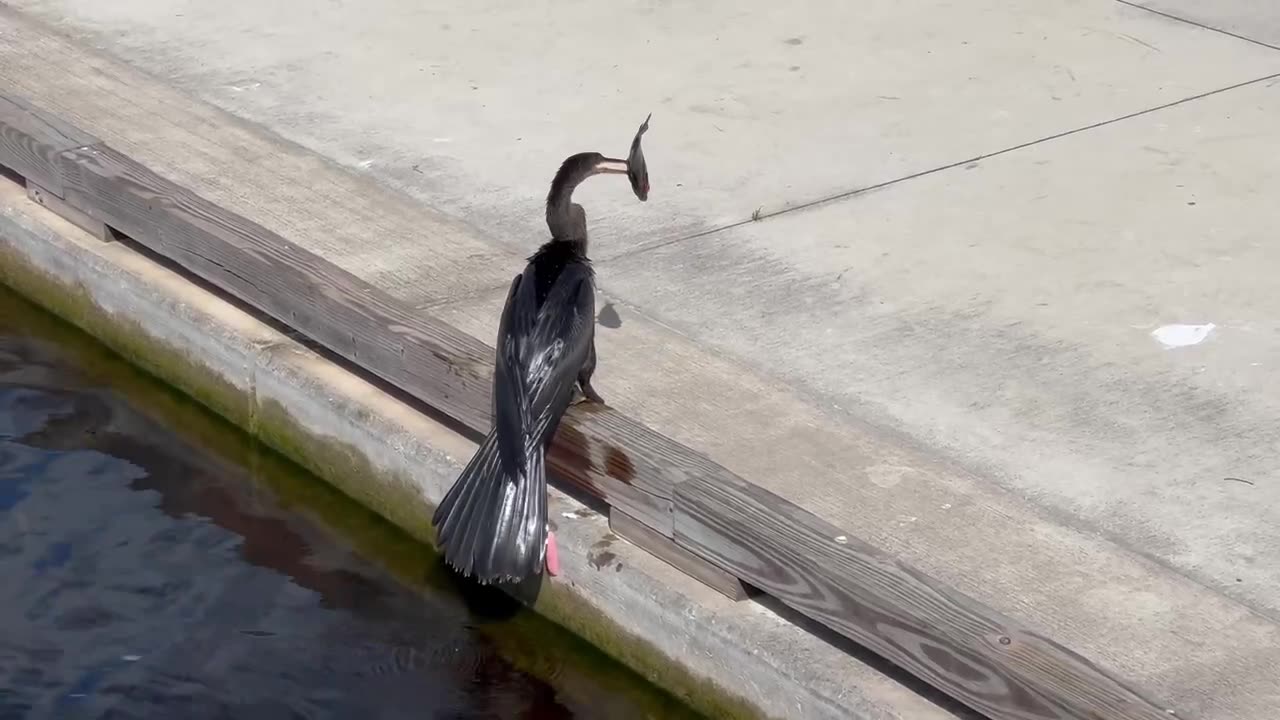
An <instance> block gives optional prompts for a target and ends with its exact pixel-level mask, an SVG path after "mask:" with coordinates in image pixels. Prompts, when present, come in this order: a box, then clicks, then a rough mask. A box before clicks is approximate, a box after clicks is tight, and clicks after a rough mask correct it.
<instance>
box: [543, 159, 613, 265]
mask: <svg viewBox="0 0 1280 720" xmlns="http://www.w3.org/2000/svg"><path fill="white" fill-rule="evenodd" d="M602 172H611V173H625V172H626V161H624V160H613V159H610V158H604V157H601V156H600V155H598V154H595V153H579V154H577V155H573V156H570V157H569V158H568V159H566V160H565V161H564V163H562V164H561V165H560V169H559V171H557V172H556V176H555V178H554V179H553V180H552V181H551V190H550V191H549V192H548V193H547V228H548V229H550V230H551V239H552V241H553V242H557V241H558V242H568V243H572V244H574V245H575V246H577V247H578V248H579V251H580V252H581V253H582V254H586V250H587V218H586V212H585V211H583V209H582V206H581V205H578V204H576V203H574V202H573V191H574V190H575V189H576V188H577V187H578V185H580V184H581V183H582V181H583V180H586V179H587V178H589V177H591V176H592V175H595V174H597V173H602Z"/></svg>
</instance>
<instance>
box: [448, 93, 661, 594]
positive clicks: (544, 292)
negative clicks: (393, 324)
mask: <svg viewBox="0 0 1280 720" xmlns="http://www.w3.org/2000/svg"><path fill="white" fill-rule="evenodd" d="M648 129H649V118H645V121H644V123H643V124H641V125H640V129H639V130H638V131H637V132H636V135H635V139H634V140H632V141H631V153H630V155H629V156H628V157H627V159H626V160H617V159H613V158H608V157H605V156H603V155H601V154H600V153H596V152H588V153H578V154H576V155H572V156H570V157H568V158H567V159H565V161H564V162H563V163H562V164H561V165H560V169H559V171H558V172H556V175H555V178H554V179H553V180H552V181H551V190H550V192H549V193H548V194H547V227H548V228H549V229H550V230H551V239H550V240H549V241H547V242H546V243H545V244H544V245H543V246H542V247H541V248H539V249H538V251H537V252H536V253H534V254H533V256H531V257H530V258H529V263H528V265H526V266H525V268H524V272H522V273H521V274H519V275H517V276H516V277H515V279H514V280H512V282H511V289H510V291H509V292H508V293H507V303H506V306H505V307H504V308H503V310H502V319H501V321H500V323H499V326H498V342H497V360H496V364H495V367H494V373H493V427H492V429H490V430H489V433H488V435H487V436H486V437H485V439H484V442H482V443H481V444H480V448H479V449H478V450H476V454H475V455H474V456H473V457H472V458H471V461H470V462H469V463H468V464H467V467H466V469H464V470H463V471H462V475H461V476H460V477H459V478H458V480H457V481H456V482H455V483H454V484H453V487H452V488H450V489H449V492H448V493H447V494H446V495H445V497H444V500H443V501H441V503H440V506H439V507H438V508H437V509H436V512H435V515H434V516H433V517H432V524H433V525H435V527H436V529H437V531H438V535H439V543H440V547H441V548H442V550H443V552H444V557H445V561H446V562H447V563H448V564H449V565H450V566H452V567H453V568H454V569H455V570H457V571H459V572H461V573H462V574H464V575H470V576H473V577H474V578H475V579H476V580H478V581H479V582H481V583H491V582H520V581H523V580H524V579H526V578H528V577H530V576H532V575H536V574H541V573H542V569H543V565H544V562H545V563H546V565H547V567H548V568H549V569H550V571H551V572H552V573H553V574H554V573H555V572H557V567H556V565H557V562H556V556H555V547H554V543H555V537H554V535H551V534H550V533H549V530H548V527H547V479H546V469H545V464H544V463H545V458H546V451H547V447H548V445H549V444H550V442H551V438H552V437H553V436H554V435H555V432H556V428H557V426H558V425H559V423H560V419H561V417H562V416H563V415H564V413H565V411H566V410H567V409H568V408H569V405H570V404H571V403H572V402H573V395H574V391H575V389H580V390H581V393H582V396H583V398H582V399H583V400H588V401H592V402H598V403H603V402H604V400H603V398H601V397H600V395H599V393H597V392H596V391H595V389H594V388H593V387H592V386H591V375H592V373H594V372H595V368H596V349H595V276H594V273H593V271H592V268H591V260H590V259H589V258H588V257H587V217H586V213H585V212H584V211H583V209H582V206H581V205H578V204H577V203H575V202H573V190H574V188H576V187H577V186H578V184H579V183H581V182H582V181H583V180H586V179H587V178H589V177H591V176H592V175H596V174H601V173H613V174H625V175H627V176H628V178H629V179H630V181H631V189H632V192H634V193H635V195H636V197H637V198H639V199H640V200H641V201H642V202H643V201H645V200H647V199H648V197H649V174H648V169H647V168H646V166H645V160H644V153H643V152H642V151H641V149H640V138H641V136H642V135H644V133H645V131H646V130H648ZM548 546H551V547H550V555H548Z"/></svg>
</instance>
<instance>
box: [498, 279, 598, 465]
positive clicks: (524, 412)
mask: <svg viewBox="0 0 1280 720" xmlns="http://www.w3.org/2000/svg"><path fill="white" fill-rule="evenodd" d="M533 285H534V282H533V277H532V274H526V275H524V276H522V277H520V278H517V279H516V280H515V281H514V282H513V283H512V288H511V292H510V293H509V295H508V300H507V307H506V308H505V309H504V311H503V317H502V321H501V326H502V329H501V330H500V331H499V337H498V340H499V349H498V361H497V365H496V368H495V376H494V393H495V399H494V405H495V424H496V426H497V427H498V428H499V433H498V441H499V455H500V456H501V457H502V459H503V464H504V467H507V468H511V469H516V468H523V463H524V458H525V456H526V451H527V449H528V447H529V446H530V445H532V444H533V443H542V442H544V441H545V440H546V438H547V435H548V434H549V433H550V432H552V431H554V429H555V427H556V425H557V424H558V423H559V421H560V417H561V416H562V415H563V414H564V411H565V409H566V408H568V406H569V401H570V400H571V399H572V397H573V388H574V384H575V383H576V382H577V380H578V373H579V371H580V370H581V369H582V364H583V362H584V361H585V360H586V357H587V352H588V351H589V350H590V348H591V340H592V333H593V330H594V328H593V327H592V322H593V321H594V317H595V291H594V287H593V283H592V274H591V268H590V267H589V266H587V265H585V264H581V263H571V264H569V265H568V266H566V267H565V269H564V270H563V271H562V272H561V273H560V276H559V277H557V278H556V281H555V283H554V285H553V286H552V288H551V290H550V292H549V293H548V294H547V297H546V299H545V300H544V301H543V302H542V303H541V305H539V304H538V303H537V298H536V296H535V293H534V288H533ZM507 463H513V464H510V465H508V464H507Z"/></svg>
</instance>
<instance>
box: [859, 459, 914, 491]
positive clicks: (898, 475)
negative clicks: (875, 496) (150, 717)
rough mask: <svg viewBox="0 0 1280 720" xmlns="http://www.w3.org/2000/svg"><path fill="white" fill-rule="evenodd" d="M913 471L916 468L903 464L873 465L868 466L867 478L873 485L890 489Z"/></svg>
mask: <svg viewBox="0 0 1280 720" xmlns="http://www.w3.org/2000/svg"><path fill="white" fill-rule="evenodd" d="M913 472H915V470H913V469H912V468H909V467H906V466H903V465H872V466H871V467H869V468H867V479H868V480H870V481H871V484H872V485H875V486H877V487H882V488H886V489H888V488H891V487H894V486H895V485H897V484H898V483H900V482H902V481H903V479H905V478H906V476H907V475H908V474H910V473H913Z"/></svg>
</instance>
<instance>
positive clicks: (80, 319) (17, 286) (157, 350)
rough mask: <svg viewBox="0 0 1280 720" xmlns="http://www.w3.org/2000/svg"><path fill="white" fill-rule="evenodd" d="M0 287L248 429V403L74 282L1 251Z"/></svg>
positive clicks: (205, 369) (238, 392)
mask: <svg viewBox="0 0 1280 720" xmlns="http://www.w3.org/2000/svg"><path fill="white" fill-rule="evenodd" d="M0 284H2V285H6V286H8V287H10V288H12V289H13V290H16V291H17V292H18V293H19V294H21V295H23V296H25V297H27V298H29V299H31V300H33V301H34V302H36V303H37V304H38V305H40V306H41V307H43V308H44V309H45V310H47V311H49V312H52V313H53V314H54V315H57V316H58V317H60V318H62V319H64V320H66V321H67V322H70V323H71V324H72V325H75V326H76V327H77V328H79V329H81V330H83V331H84V332H86V333H88V334H89V335H91V336H93V337H95V338H97V339H98V341H99V342H101V343H102V344H104V345H106V346H107V347H109V348H111V349H112V350H113V351H115V353H117V354H118V355H119V356H120V357H123V358H124V359H126V360H128V361H129V362H131V363H133V364H134V365H137V366H138V367H140V368H142V369H144V370H146V371H147V372H149V373H151V374H152V375H154V376H155V377H158V378H161V379H162V380H164V381H165V382H166V383H169V384H170V385H173V386H174V387H176V388H178V389H179V390H181V391H182V392H184V393H186V394H187V395H190V396H191V397H192V398H194V399H195V400H196V401H198V402H199V403H201V404H202V405H204V406H205V407H208V408H209V409H211V410H213V411H214V412H215V413H217V414H219V415H221V416H222V417H225V418H227V419H228V420H230V421H231V422H233V423H236V424H237V425H241V426H242V427H248V423H249V421H250V416H251V406H250V403H249V399H248V398H247V397H246V396H245V394H244V392H242V391H241V390H240V389H239V388H237V387H236V386H235V385H233V384H231V383H230V382H227V381H226V380H224V379H222V378H221V377H220V376H219V375H218V374H217V373H215V372H213V371H212V370H210V369H209V368H208V367H207V366H205V365H204V364H203V363H201V362H200V361H199V360H196V359H195V358H193V357H192V356H191V355H190V354H188V353H186V352H183V351H181V350H178V349H175V348H173V347H171V346H169V345H167V344H165V343H161V342H158V341H156V340H155V339H154V338H153V337H151V335H149V334H148V333H147V332H146V331H145V330H144V329H143V328H142V326H141V325H139V324H138V323H137V322H135V321H134V320H132V319H130V318H127V317H121V316H119V315H115V314H112V313H109V312H107V311H106V310H103V309H102V308H101V307H99V306H98V305H97V304H96V303H94V302H93V299H92V297H90V295H89V292H88V291H87V290H86V289H85V288H83V287H81V286H80V285H79V284H77V283H74V282H67V281H65V280H55V279H53V278H51V277H49V276H48V275H46V274H45V273H43V272H41V271H40V270H38V269H36V268H33V267H31V266H30V265H29V264H28V263H27V261H26V260H25V259H23V258H22V257H21V256H20V255H19V254H18V253H17V252H16V251H15V250H13V249H11V248H9V247H6V246H4V245H0Z"/></svg>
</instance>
